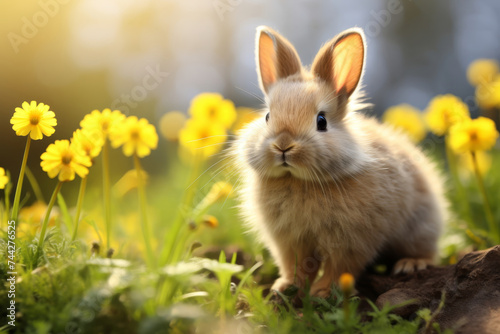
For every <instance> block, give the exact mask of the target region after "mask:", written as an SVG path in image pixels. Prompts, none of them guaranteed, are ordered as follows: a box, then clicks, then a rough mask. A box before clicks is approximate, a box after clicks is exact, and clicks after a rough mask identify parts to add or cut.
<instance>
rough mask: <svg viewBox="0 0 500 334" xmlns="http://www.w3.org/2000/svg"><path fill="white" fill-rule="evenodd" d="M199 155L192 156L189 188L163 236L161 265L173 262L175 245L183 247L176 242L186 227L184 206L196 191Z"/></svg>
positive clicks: (190, 200)
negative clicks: (169, 227) (170, 225)
mask: <svg viewBox="0 0 500 334" xmlns="http://www.w3.org/2000/svg"><path fill="white" fill-rule="evenodd" d="M200 162H201V157H200V156H199V155H197V156H195V157H194V158H193V165H192V168H191V175H190V177H189V183H188V184H189V185H190V186H189V189H187V190H186V191H185V192H184V194H183V196H182V200H181V203H180V208H179V210H177V215H176V218H175V220H174V223H173V224H172V227H171V229H168V230H167V233H166V235H165V237H164V240H165V243H164V245H163V249H162V252H161V255H160V265H161V266H163V265H165V264H171V263H174V262H175V255H174V253H177V252H175V249H176V248H177V247H183V245H182V244H180V243H179V242H178V240H179V239H178V238H179V233H180V232H181V230H182V229H183V228H186V224H185V222H186V217H187V214H186V212H185V210H186V208H187V207H188V206H189V205H191V203H192V201H193V198H194V195H195V191H196V183H197V180H198V176H199V175H198V174H199V170H200V165H201V163H200Z"/></svg>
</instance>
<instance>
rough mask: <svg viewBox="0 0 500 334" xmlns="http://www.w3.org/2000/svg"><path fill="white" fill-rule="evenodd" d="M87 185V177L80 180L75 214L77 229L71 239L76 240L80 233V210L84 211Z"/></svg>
mask: <svg viewBox="0 0 500 334" xmlns="http://www.w3.org/2000/svg"><path fill="white" fill-rule="evenodd" d="M86 186H87V177H84V178H83V179H82V180H81V182H80V190H79V191H78V200H77V201H76V214H75V230H74V231H73V237H72V238H71V241H75V239H76V235H77V233H78V224H79V223H80V212H81V211H82V205H83V197H84V196H85V187H86Z"/></svg>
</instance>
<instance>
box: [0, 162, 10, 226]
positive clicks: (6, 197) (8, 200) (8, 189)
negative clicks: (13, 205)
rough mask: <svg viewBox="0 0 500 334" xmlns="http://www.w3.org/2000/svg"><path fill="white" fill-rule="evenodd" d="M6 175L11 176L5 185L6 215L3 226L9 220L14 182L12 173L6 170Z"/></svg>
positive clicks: (3, 218) (3, 217)
mask: <svg viewBox="0 0 500 334" xmlns="http://www.w3.org/2000/svg"><path fill="white" fill-rule="evenodd" d="M6 175H7V177H8V178H9V182H7V184H6V185H5V198H4V201H5V210H4V216H2V223H1V224H0V226H1V227H2V228H3V222H4V221H5V222H6V221H7V220H8V219H9V212H10V191H11V190H12V183H11V178H10V173H9V171H6Z"/></svg>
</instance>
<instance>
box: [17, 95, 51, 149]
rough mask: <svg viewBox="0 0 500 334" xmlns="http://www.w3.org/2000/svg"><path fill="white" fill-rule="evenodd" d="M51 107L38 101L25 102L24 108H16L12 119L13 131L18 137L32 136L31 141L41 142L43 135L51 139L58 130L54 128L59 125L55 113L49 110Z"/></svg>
mask: <svg viewBox="0 0 500 334" xmlns="http://www.w3.org/2000/svg"><path fill="white" fill-rule="evenodd" d="M49 109H50V107H49V106H48V105H46V104H43V103H39V104H38V105H37V103H36V101H31V104H29V103H28V102H23V104H22V108H16V111H15V112H14V115H13V116H12V118H11V119H10V124H12V129H14V131H16V135H18V136H27V135H28V134H29V135H30V137H31V139H33V140H39V139H42V138H43V135H45V136H47V137H49V136H51V135H52V134H53V133H54V132H55V131H56V130H54V126H56V125H57V120H56V118H55V116H56V115H55V114H54V112H53V111H50V110H49Z"/></svg>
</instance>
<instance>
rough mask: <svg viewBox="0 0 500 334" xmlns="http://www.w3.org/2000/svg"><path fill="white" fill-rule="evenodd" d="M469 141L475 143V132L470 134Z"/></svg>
mask: <svg viewBox="0 0 500 334" xmlns="http://www.w3.org/2000/svg"><path fill="white" fill-rule="evenodd" d="M470 140H471V141H476V140H477V132H476V131H473V132H471V133H470Z"/></svg>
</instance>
